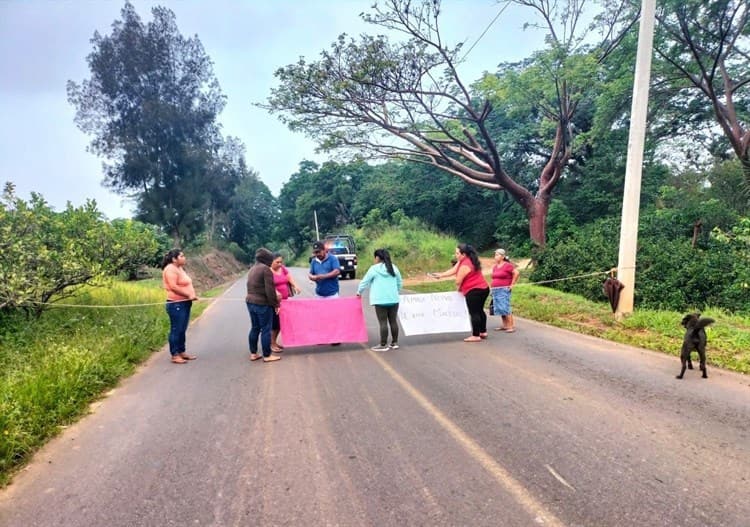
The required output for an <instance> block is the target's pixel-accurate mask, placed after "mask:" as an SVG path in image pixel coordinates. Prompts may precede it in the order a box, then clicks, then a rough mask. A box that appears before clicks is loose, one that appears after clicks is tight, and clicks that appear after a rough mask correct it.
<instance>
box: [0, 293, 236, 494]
mask: <svg viewBox="0 0 750 527" xmlns="http://www.w3.org/2000/svg"><path fill="white" fill-rule="evenodd" d="M221 291H222V289H220V288H217V289H216V290H215V291H213V293H214V294H217V293H219V292H221ZM210 293H211V292H209V294H208V295H207V294H204V296H210ZM66 303H67V304H76V305H81V306H84V305H97V306H105V305H106V306H126V305H132V304H152V305H146V306H143V307H120V308H99V309H95V308H88V307H56V308H52V309H50V310H49V311H47V312H45V313H44V314H43V316H42V317H41V318H39V319H26V318H24V317H23V316H20V315H15V316H7V317H5V318H2V319H0V486H2V485H4V484H6V483H7V482H8V481H9V479H10V475H11V474H12V472H13V470H15V469H16V468H18V467H19V466H21V465H22V464H23V463H24V462H25V461H26V460H27V459H28V458H29V457H30V456H31V454H32V453H33V452H34V451H35V450H36V449H37V448H39V447H40V446H41V445H42V444H43V443H44V442H45V441H47V440H48V439H49V438H51V437H53V436H55V435H56V434H57V433H58V431H59V430H60V427H62V426H65V425H67V424H70V423H72V422H74V421H75V420H77V419H78V418H79V417H80V416H81V415H83V414H85V413H86V412H87V409H88V406H89V404H90V403H91V402H92V401H94V400H96V399H97V398H98V397H100V396H101V394H102V393H104V392H105V391H107V390H108V389H109V388H111V387H112V386H114V385H116V384H117V382H118V381H119V380H120V379H121V378H123V377H125V376H127V375H130V374H131V373H132V372H133V371H134V369H135V368H136V366H137V365H138V364H139V363H141V362H142V361H143V360H145V359H146V358H147V357H148V356H149V355H150V353H151V352H153V351H155V350H158V349H160V348H161V347H162V346H163V345H164V343H165V341H166V335H167V332H168V330H169V320H168V318H167V316H166V314H165V312H164V292H163V290H162V286H161V280H146V281H142V282H127V283H125V282H112V283H110V284H108V285H107V286H106V287H92V288H87V289H84V290H82V291H81V292H79V293H78V294H77V295H76V297H75V298H73V299H67V300H66ZM206 307H207V304H206V303H203V302H199V303H197V304H194V308H193V311H192V313H193V316H198V315H199V314H200V313H201V312H202V311H203V310H204V309H205V308H206Z"/></svg>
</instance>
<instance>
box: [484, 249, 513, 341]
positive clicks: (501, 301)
mask: <svg viewBox="0 0 750 527" xmlns="http://www.w3.org/2000/svg"><path fill="white" fill-rule="evenodd" d="M518 276H519V272H518V269H516V266H515V265H513V264H512V263H511V261H510V260H508V259H507V258H506V257H505V249H498V250H496V251H495V265H494V266H492V313H491V314H492V315H500V316H501V317H502V319H503V325H502V326H501V327H499V328H495V331H505V332H506V333H513V332H514V331H515V330H516V329H515V327H514V321H513V313H512V311H511V309H510V293H511V290H512V289H513V286H514V285H516V282H517V281H518Z"/></svg>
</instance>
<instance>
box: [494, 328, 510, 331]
mask: <svg viewBox="0 0 750 527" xmlns="http://www.w3.org/2000/svg"><path fill="white" fill-rule="evenodd" d="M495 331H508V328H495Z"/></svg>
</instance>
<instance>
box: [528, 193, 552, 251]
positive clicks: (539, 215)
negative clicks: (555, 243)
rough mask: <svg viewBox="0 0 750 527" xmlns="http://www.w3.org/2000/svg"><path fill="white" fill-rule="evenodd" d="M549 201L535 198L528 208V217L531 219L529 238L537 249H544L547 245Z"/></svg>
mask: <svg viewBox="0 0 750 527" xmlns="http://www.w3.org/2000/svg"><path fill="white" fill-rule="evenodd" d="M548 211H549V200H547V199H544V198H541V197H538V196H537V197H535V198H534V199H533V200H531V201H530V202H529V203H528V206H527V207H526V217H527V218H528V219H529V237H530V238H531V243H533V244H534V246H535V247H536V248H537V249H544V246H545V245H546V243H547V212H548Z"/></svg>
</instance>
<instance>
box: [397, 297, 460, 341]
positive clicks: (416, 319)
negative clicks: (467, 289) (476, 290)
mask: <svg viewBox="0 0 750 527" xmlns="http://www.w3.org/2000/svg"><path fill="white" fill-rule="evenodd" d="M398 319H399V322H401V327H402V328H403V329H404V334H405V335H407V336H409V335H427V334H430V333H456V332H459V331H471V321H470V320H469V311H468V310H467V309H466V300H465V299H464V297H463V296H462V295H461V294H460V293H458V292H455V291H454V292H449V293H429V294H423V295H401V296H399V305H398Z"/></svg>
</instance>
